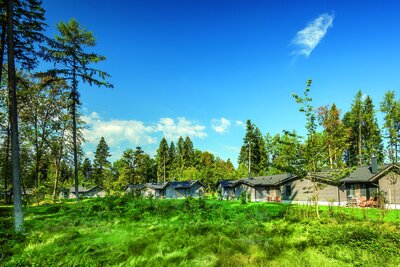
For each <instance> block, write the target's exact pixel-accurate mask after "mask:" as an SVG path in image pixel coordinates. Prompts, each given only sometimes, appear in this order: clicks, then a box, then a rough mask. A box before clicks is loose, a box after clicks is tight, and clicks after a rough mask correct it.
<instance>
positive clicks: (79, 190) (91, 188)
mask: <svg viewBox="0 0 400 267" xmlns="http://www.w3.org/2000/svg"><path fill="white" fill-rule="evenodd" d="M95 188H100V189H103V188H101V187H100V186H98V185H95V186H92V187H88V188H87V187H84V186H78V193H86V192H89V191H91V190H93V189H95ZM68 191H69V192H71V193H73V194H75V186H71V187H70V188H68Z"/></svg>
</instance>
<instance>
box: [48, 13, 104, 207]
mask: <svg viewBox="0 0 400 267" xmlns="http://www.w3.org/2000/svg"><path fill="white" fill-rule="evenodd" d="M57 30H58V31H59V33H60V35H57V36H55V40H54V41H53V42H51V46H50V48H45V49H44V54H45V59H46V60H48V61H52V62H54V63H55V65H56V68H54V69H51V70H49V71H48V72H47V73H46V75H52V76H53V77H54V78H57V77H60V78H62V79H64V80H66V81H68V82H70V86H71V114H72V124H73V148H74V168H75V169H74V177H75V194H76V200H77V201H79V194H78V143H77V108H78V106H79V103H80V102H79V93H78V83H79V80H80V81H82V82H83V83H88V84H89V85H93V84H94V85H97V86H105V87H112V85H111V84H110V83H108V82H107V81H106V80H105V79H106V78H107V77H109V75H108V74H107V73H106V72H103V71H101V70H99V69H94V68H91V67H89V65H90V64H93V63H98V62H100V61H103V60H105V57H104V56H101V55H98V54H95V53H91V52H86V49H87V48H90V47H94V46H95V45H96V41H95V38H94V36H93V33H92V32H90V31H87V30H86V29H85V28H83V27H82V26H81V25H79V23H78V22H77V21H76V20H75V19H71V20H70V21H69V22H67V23H64V22H60V23H59V24H58V25H57Z"/></svg>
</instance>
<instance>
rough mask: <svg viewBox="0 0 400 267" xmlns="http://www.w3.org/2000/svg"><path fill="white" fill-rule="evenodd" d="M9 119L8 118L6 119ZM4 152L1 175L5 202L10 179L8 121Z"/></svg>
mask: <svg viewBox="0 0 400 267" xmlns="http://www.w3.org/2000/svg"><path fill="white" fill-rule="evenodd" d="M8 120H9V119H8ZM5 142H6V152H5V158H4V163H3V177H4V192H5V194H4V197H5V199H4V200H5V203H7V188H8V180H9V179H10V121H9V122H8V125H7V137H6V140H5Z"/></svg>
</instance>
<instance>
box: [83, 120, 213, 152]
mask: <svg viewBox="0 0 400 267" xmlns="http://www.w3.org/2000/svg"><path fill="white" fill-rule="evenodd" d="M82 119H83V120H84V121H85V122H86V123H87V125H88V129H85V130H84V138H85V139H86V141H87V142H89V143H92V144H94V145H97V143H98V142H99V140H100V138H101V137H104V138H105V140H106V142H107V144H108V145H110V146H111V147H116V146H118V145H121V144H124V143H127V144H129V145H132V146H144V145H151V144H155V143H156V142H157V137H156V135H157V134H159V133H162V135H163V136H165V138H167V139H168V140H175V139H177V138H178V137H179V136H190V137H192V138H193V137H199V138H204V137H206V136H207V134H206V133H205V132H204V130H205V126H202V125H199V124H197V123H196V122H193V121H190V120H188V119H186V118H184V117H179V118H178V119H177V121H175V120H174V119H172V118H161V119H160V120H159V121H158V122H157V123H156V124H145V123H144V122H142V121H139V120H108V121H107V120H103V119H102V118H101V117H100V116H99V114H97V113H96V112H92V113H91V114H89V115H87V116H83V118H82Z"/></svg>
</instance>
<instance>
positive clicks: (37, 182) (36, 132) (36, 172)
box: [34, 110, 40, 187]
mask: <svg viewBox="0 0 400 267" xmlns="http://www.w3.org/2000/svg"><path fill="white" fill-rule="evenodd" d="M34 117H35V118H34V120H35V121H34V127H35V150H36V151H35V152H36V162H35V183H36V187H39V162H40V154H39V141H38V139H39V138H38V135H39V133H38V121H37V110H36V114H35V115H34Z"/></svg>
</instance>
